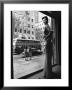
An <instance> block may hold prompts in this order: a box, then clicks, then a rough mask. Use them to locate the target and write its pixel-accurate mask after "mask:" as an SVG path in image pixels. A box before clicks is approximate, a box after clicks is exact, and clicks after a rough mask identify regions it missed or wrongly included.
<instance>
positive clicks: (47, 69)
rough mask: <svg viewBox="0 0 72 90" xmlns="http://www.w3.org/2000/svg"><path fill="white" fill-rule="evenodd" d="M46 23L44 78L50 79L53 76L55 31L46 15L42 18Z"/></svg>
mask: <svg viewBox="0 0 72 90" xmlns="http://www.w3.org/2000/svg"><path fill="white" fill-rule="evenodd" d="M42 20H43V23H44V39H45V41H46V47H45V49H46V60H45V67H44V78H46V79H48V78H51V72H52V66H51V61H52V55H53V43H52V36H53V31H51V29H50V27H49V24H48V17H47V16H45V17H43V18H42Z"/></svg>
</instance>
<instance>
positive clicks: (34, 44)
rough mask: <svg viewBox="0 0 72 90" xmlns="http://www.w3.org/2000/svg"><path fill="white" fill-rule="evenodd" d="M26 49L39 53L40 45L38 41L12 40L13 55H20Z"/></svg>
mask: <svg viewBox="0 0 72 90" xmlns="http://www.w3.org/2000/svg"><path fill="white" fill-rule="evenodd" d="M26 48H31V49H32V50H36V51H37V50H40V51H41V43H40V41H39V40H30V39H27V40H26V39H19V38H16V39H13V53H17V54H20V53H22V52H23V51H24V49H26Z"/></svg>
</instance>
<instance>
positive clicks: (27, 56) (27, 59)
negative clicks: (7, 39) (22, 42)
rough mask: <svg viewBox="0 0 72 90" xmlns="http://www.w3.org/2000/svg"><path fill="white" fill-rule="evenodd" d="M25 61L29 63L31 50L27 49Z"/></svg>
mask: <svg viewBox="0 0 72 90" xmlns="http://www.w3.org/2000/svg"><path fill="white" fill-rule="evenodd" d="M25 60H26V61H29V48H28V47H26V51H25Z"/></svg>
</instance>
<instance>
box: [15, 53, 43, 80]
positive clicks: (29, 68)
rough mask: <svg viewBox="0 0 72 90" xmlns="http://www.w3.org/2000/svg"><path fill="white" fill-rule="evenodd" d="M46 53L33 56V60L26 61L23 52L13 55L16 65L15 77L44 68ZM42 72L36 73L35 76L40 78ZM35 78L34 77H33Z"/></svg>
mask: <svg viewBox="0 0 72 90" xmlns="http://www.w3.org/2000/svg"><path fill="white" fill-rule="evenodd" d="M44 62H45V54H40V55H37V56H32V58H31V60H29V61H25V58H24V56H23V55H22V54H20V55H13V67H14V79H17V78H21V77H24V76H27V75H29V74H31V73H35V72H37V71H39V70H42V69H43V68H44ZM39 75H42V72H41V73H40V74H36V75H35V76H34V79H35V78H38V77H39ZM31 78H33V77H31Z"/></svg>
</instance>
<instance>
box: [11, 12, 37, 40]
mask: <svg viewBox="0 0 72 90" xmlns="http://www.w3.org/2000/svg"><path fill="white" fill-rule="evenodd" d="M12 15H13V23H14V24H13V30H12V31H13V38H17V37H19V36H21V37H23V38H24V39H33V40H35V27H34V26H35V22H36V21H35V20H36V18H35V12H34V11H14V12H12Z"/></svg>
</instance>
